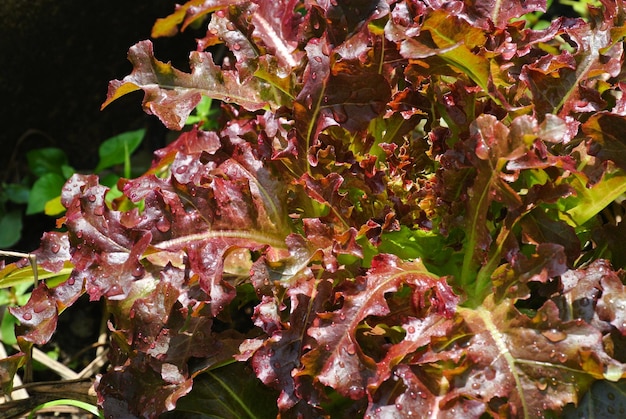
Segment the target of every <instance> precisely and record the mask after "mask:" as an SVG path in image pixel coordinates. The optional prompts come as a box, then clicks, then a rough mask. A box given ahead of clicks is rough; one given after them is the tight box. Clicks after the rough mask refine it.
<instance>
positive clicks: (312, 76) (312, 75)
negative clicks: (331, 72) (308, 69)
mask: <svg viewBox="0 0 626 419" xmlns="http://www.w3.org/2000/svg"><path fill="white" fill-rule="evenodd" d="M311 79H313V80H315V79H317V73H316V72H315V71H314V72H312V73H311Z"/></svg>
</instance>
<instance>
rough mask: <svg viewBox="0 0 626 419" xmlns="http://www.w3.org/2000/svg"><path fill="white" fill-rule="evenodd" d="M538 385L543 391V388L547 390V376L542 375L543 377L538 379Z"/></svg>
mask: <svg viewBox="0 0 626 419" xmlns="http://www.w3.org/2000/svg"><path fill="white" fill-rule="evenodd" d="M536 386H537V388H538V389H539V390H541V391H543V390H545V389H546V388H548V381H547V380H546V379H545V378H543V377H541V378H540V379H539V380H538V381H537V383H536Z"/></svg>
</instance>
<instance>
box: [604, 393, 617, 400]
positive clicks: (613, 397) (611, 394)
mask: <svg viewBox="0 0 626 419" xmlns="http://www.w3.org/2000/svg"><path fill="white" fill-rule="evenodd" d="M606 397H608V399H609V400H615V394H613V393H607V395H606Z"/></svg>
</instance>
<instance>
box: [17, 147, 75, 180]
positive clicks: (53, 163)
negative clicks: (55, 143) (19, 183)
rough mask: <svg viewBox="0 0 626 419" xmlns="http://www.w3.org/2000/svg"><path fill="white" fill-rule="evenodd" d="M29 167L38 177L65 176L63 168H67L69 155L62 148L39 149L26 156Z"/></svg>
mask: <svg viewBox="0 0 626 419" xmlns="http://www.w3.org/2000/svg"><path fill="white" fill-rule="evenodd" d="M26 159H27V160H28V167H30V170H32V172H33V173H34V174H35V175H36V176H37V177H42V176H44V175H46V174H48V173H56V174H58V175H63V168H62V167H63V166H67V164H68V161H67V155H66V154H65V152H64V151H63V150H61V149H60V148H52V147H51V148H39V149H36V150H32V151H29V152H28V153H27V154H26Z"/></svg>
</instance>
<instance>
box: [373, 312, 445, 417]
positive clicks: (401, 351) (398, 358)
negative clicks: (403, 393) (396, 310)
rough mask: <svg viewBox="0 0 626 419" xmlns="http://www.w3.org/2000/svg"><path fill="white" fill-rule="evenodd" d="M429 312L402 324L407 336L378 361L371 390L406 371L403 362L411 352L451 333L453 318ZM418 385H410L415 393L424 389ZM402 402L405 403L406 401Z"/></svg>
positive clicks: (426, 346) (418, 350) (390, 347)
mask: <svg viewBox="0 0 626 419" xmlns="http://www.w3.org/2000/svg"><path fill="white" fill-rule="evenodd" d="M429 314H430V315H429V316H427V317H425V318H413V317H412V318H409V319H408V320H407V321H406V323H404V324H403V325H402V328H403V329H404V330H405V331H406V336H405V337H404V339H402V341H401V342H399V343H396V344H393V345H390V346H389V348H388V349H387V353H386V354H385V357H384V358H383V359H382V360H380V361H379V362H378V363H377V372H376V375H375V376H374V377H372V378H371V379H370V381H369V384H368V388H369V389H370V390H374V389H378V388H379V387H380V386H381V385H382V383H383V382H385V381H387V380H389V379H390V378H391V376H392V375H393V374H396V375H399V374H398V371H399V370H403V371H404V368H405V367H406V365H405V364H403V362H406V361H408V358H410V356H411V355H410V354H414V353H417V352H420V350H423V348H428V347H430V345H431V340H435V341H437V340H440V339H444V338H445V337H446V336H448V335H449V334H450V333H451V330H452V328H453V326H454V321H453V320H451V319H448V318H446V316H444V315H435V314H432V313H429ZM396 366H397V369H396ZM416 385H417V386H418V388H417V389H416V388H415V387H413V386H411V387H409V388H410V390H411V391H412V394H413V395H415V394H416V393H419V392H420V391H422V389H421V388H419V387H420V385H419V383H416ZM422 386H423V384H422ZM424 395H425V394H422V396H421V397H420V398H422V399H426V397H424ZM411 398H413V397H411ZM422 402H423V403H428V402H427V401H426V400H420V401H419V402H418V403H422ZM432 402H433V400H432V399H431V400H430V403H432ZM402 404H403V405H404V403H402Z"/></svg>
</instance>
